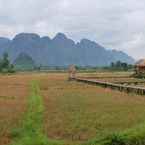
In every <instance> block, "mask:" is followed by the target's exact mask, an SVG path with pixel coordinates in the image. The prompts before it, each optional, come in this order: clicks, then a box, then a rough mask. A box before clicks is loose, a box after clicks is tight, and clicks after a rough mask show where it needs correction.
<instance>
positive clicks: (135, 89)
mask: <svg viewBox="0 0 145 145" xmlns="http://www.w3.org/2000/svg"><path fill="white" fill-rule="evenodd" d="M74 80H75V81H78V82H83V83H87V84H92V85H98V86H102V87H104V88H111V89H115V90H119V91H124V92H127V93H136V94H139V95H145V87H136V86H127V85H122V84H116V83H110V82H104V81H99V80H89V79H84V78H74Z"/></svg>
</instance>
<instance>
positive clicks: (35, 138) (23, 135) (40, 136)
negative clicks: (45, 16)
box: [11, 81, 62, 145]
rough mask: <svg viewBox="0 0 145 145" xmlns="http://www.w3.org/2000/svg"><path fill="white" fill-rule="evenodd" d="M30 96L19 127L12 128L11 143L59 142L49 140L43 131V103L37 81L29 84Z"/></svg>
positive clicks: (39, 144) (54, 144) (38, 144)
mask: <svg viewBox="0 0 145 145" xmlns="http://www.w3.org/2000/svg"><path fill="white" fill-rule="evenodd" d="M31 92H32V93H31V96H30V97H29V100H28V109H27V112H26V113H25V114H24V119H23V122H22V126H21V128H16V129H13V130H12V133H11V135H12V137H13V140H14V141H13V143H12V145H57V144H62V143H61V142H57V141H51V140H49V139H48V138H47V136H46V135H45V134H44V133H43V112H44V105H43V100H42V97H41V95H40V93H39V92H40V91H39V85H38V82H36V81H33V82H32V85H31Z"/></svg>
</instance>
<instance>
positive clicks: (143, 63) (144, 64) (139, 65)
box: [135, 59, 145, 75]
mask: <svg viewBox="0 0 145 145" xmlns="http://www.w3.org/2000/svg"><path fill="white" fill-rule="evenodd" d="M135 71H136V74H139V75H140V74H144V75H145V59H140V60H139V61H137V62H136V64H135Z"/></svg>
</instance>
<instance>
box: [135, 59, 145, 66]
mask: <svg viewBox="0 0 145 145" xmlns="http://www.w3.org/2000/svg"><path fill="white" fill-rule="evenodd" d="M135 65H136V66H145V59H140V60H139V61H137V62H136V64H135Z"/></svg>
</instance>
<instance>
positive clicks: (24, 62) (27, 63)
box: [14, 53, 35, 70]
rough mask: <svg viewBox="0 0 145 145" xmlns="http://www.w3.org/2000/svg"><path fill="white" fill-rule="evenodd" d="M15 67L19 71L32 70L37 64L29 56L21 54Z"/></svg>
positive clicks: (15, 61)
mask: <svg viewBox="0 0 145 145" xmlns="http://www.w3.org/2000/svg"><path fill="white" fill-rule="evenodd" d="M14 65H15V68H16V69H19V70H32V69H33V68H34V67H35V62H34V61H33V59H32V58H31V57H30V56H29V55H28V54H26V53H20V54H19V55H18V57H17V58H16V59H15V60H14Z"/></svg>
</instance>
